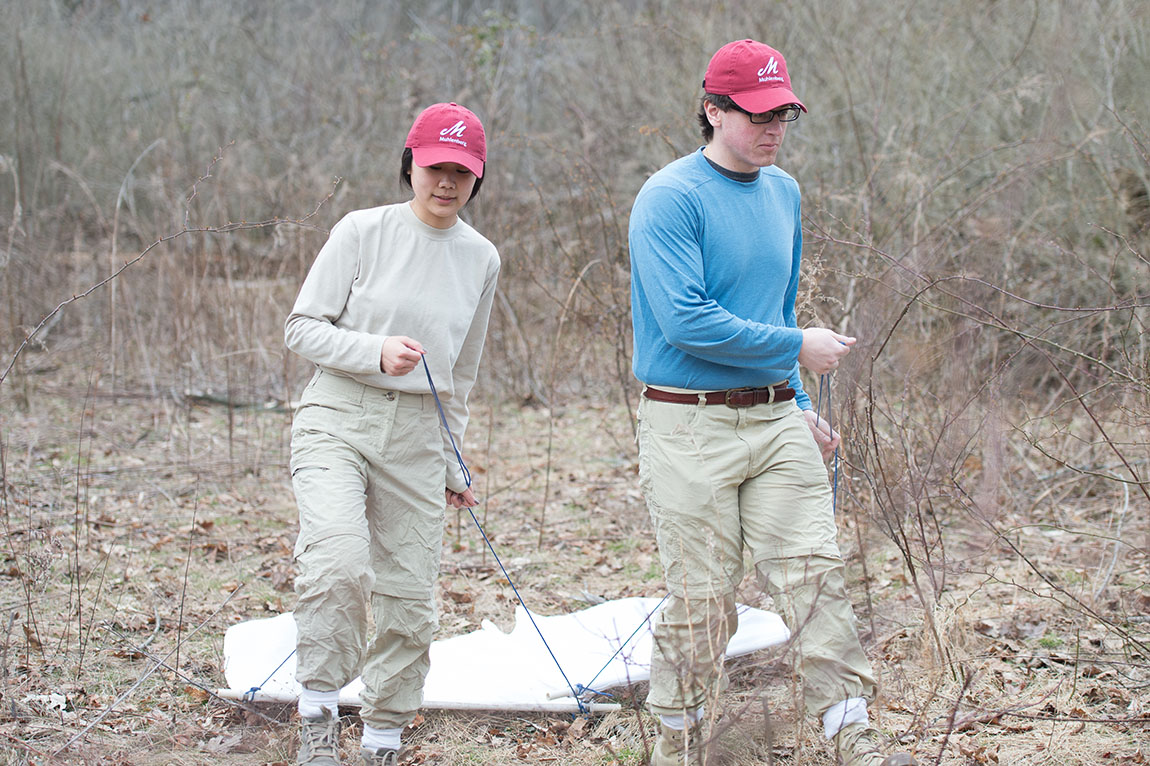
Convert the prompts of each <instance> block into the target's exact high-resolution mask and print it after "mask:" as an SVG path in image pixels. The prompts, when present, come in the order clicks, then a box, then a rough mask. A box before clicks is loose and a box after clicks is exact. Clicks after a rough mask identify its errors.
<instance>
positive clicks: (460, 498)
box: [444, 487, 479, 508]
mask: <svg viewBox="0 0 1150 766" xmlns="http://www.w3.org/2000/svg"><path fill="white" fill-rule="evenodd" d="M444 495H445V496H446V497H447V504H448V505H450V506H451V507H452V508H474V507H475V506H477V505H479V501H478V500H476V499H475V494H474V493H473V492H472V491H471V487H468V488H467V489H465V490H463V491H462V492H452V491H451V490H450V489H446V490H444Z"/></svg>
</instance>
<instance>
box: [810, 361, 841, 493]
mask: <svg viewBox="0 0 1150 766" xmlns="http://www.w3.org/2000/svg"><path fill="white" fill-rule="evenodd" d="M824 385H825V386H826V389H827V426H828V427H829V428H830V429H831V433H834V430H835V427H834V423H832V422H831V376H830V373H824V374H822V375H820V376H819V401H818V404H817V405H816V407H815V425H816V426H817V425H818V424H819V416H820V415H821V413H822V409H823V386H824ZM833 477H834V479H833V481H832V482H831V510H833V511H836V512H837V511H838V507H839V448H838V447H835V460H834V470H833Z"/></svg>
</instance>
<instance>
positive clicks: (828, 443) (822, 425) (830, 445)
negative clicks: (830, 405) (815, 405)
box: [803, 410, 842, 460]
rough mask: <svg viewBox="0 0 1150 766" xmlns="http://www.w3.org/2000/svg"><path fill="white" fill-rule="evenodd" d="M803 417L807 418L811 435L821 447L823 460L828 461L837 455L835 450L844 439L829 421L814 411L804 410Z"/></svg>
mask: <svg viewBox="0 0 1150 766" xmlns="http://www.w3.org/2000/svg"><path fill="white" fill-rule="evenodd" d="M803 415H805V416H806V419H807V425H808V426H810V429H811V435H812V436H814V437H815V444H817V445H818V446H819V452H821V453H822V454H823V460H827V459H828V458H830V456H831V455H833V454H835V449H836V448H837V447H838V446H839V443H840V442H841V441H842V439H841V438H840V437H839V435H838V432H837V431H835V430H834V429H833V428H831V424H830V423H828V422H827V419H826V418H821V417H819V416H818V415H817V414H816V413H815V411H814V410H803Z"/></svg>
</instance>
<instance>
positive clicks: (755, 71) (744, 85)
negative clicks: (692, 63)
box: [703, 40, 807, 113]
mask: <svg viewBox="0 0 1150 766" xmlns="http://www.w3.org/2000/svg"><path fill="white" fill-rule="evenodd" d="M703 90H705V91H706V92H707V93H714V94H716V95H720V96H730V97H731V100H732V101H734V102H735V103H736V104H738V105H739V106H741V107H742V108H743V109H746V110H747V111H748V112H751V113H758V112H769V111H771V110H773V109H778V108H779V107H781V106H786V105H787V104H797V105H798V106H799V108H800V109H802V110H803V111H804V112H805V111H807V108H806V107H805V106H803V102H802V101H799V98H798V96H796V95H795V94H794V91H792V90H791V77H790V75H788V74H787V62H786V61H784V60H783V54H781V53H779V52H778V51H777V50H775V49H774V48H772V47H770V46H769V45H763V44H762V43H760V42H756V41H754V40H736V41H735V42H733V43H727V44H726V45H724V46H723V47H722V48H719V50H717V51H715V55H714V56H712V57H711V63H710V64H708V65H707V74H706V75H705V76H704V78H703Z"/></svg>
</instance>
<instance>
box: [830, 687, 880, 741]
mask: <svg viewBox="0 0 1150 766" xmlns="http://www.w3.org/2000/svg"><path fill="white" fill-rule="evenodd" d="M854 723H861V724H862V725H863V726H866V725H867V723H869V718H868V717H867V712H866V700H864V699H863V698H862V697H851V698H850V699H845V700H843V701H842V702H839V703H836V704H834V705H831V707H830V709H829V710H827V712H825V713H823V734H825V735H826V738H827V739H834V738H835V735H836V734H838V733H839V732H840V731H842V730H843V729H845V728H846V727H848V726H850V725H851V724H854Z"/></svg>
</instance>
